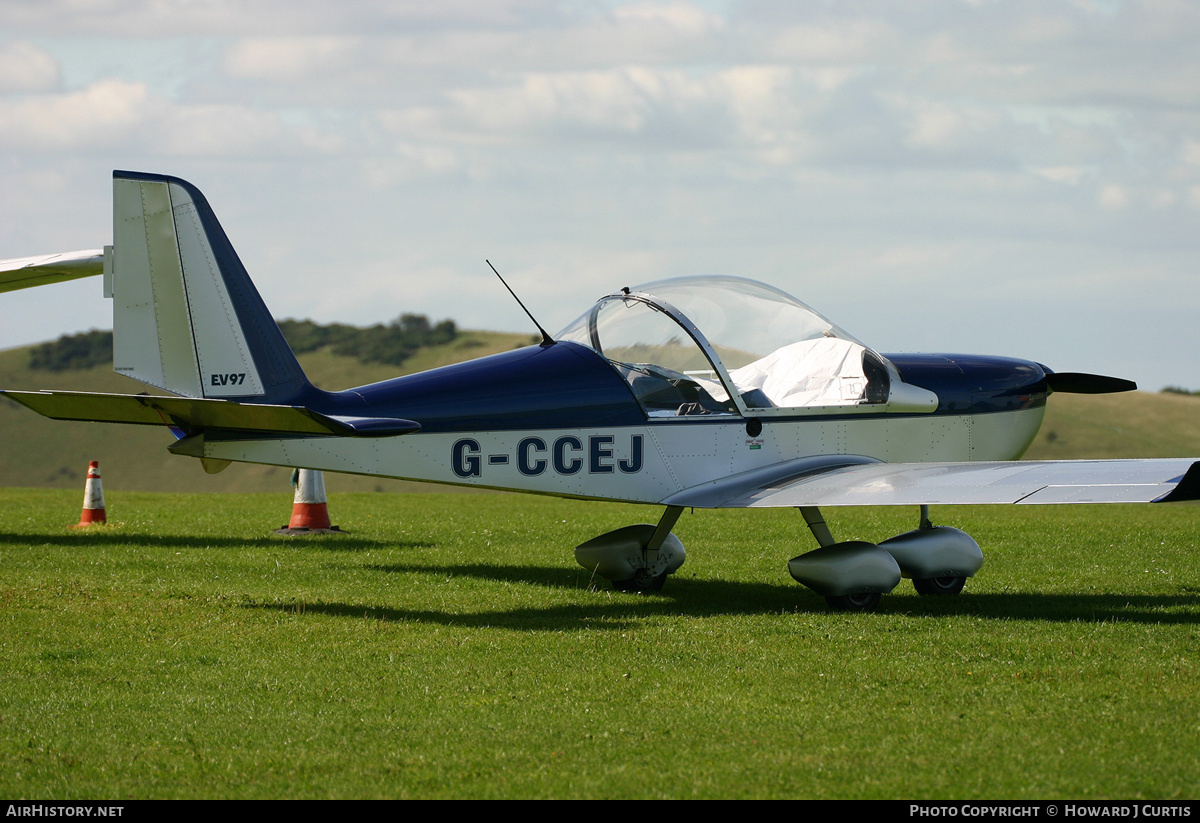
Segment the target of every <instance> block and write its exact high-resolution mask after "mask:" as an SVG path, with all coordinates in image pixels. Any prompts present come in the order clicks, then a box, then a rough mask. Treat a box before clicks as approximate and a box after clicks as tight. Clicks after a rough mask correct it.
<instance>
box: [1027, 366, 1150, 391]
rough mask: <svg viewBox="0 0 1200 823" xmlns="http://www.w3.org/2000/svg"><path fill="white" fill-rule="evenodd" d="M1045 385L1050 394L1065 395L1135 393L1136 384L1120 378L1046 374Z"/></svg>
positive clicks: (1079, 374)
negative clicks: (1061, 393)
mask: <svg viewBox="0 0 1200 823" xmlns="http://www.w3.org/2000/svg"><path fill="white" fill-rule="evenodd" d="M1046 385H1047V386H1048V387H1049V389H1050V391H1052V392H1056V391H1057V392H1063V393H1065V394H1111V393H1113V392H1121V391H1136V390H1137V383H1134V382H1133V381H1132V380H1122V379H1121V378H1120V377H1105V376H1104V375H1102V374H1084V373H1083V372H1070V371H1064V372H1048V373H1047V374H1046Z"/></svg>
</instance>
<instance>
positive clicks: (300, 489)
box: [275, 469, 344, 535]
mask: <svg viewBox="0 0 1200 823" xmlns="http://www.w3.org/2000/svg"><path fill="white" fill-rule="evenodd" d="M292 485H293V486H295V487H296V494H295V498H294V501H293V503H292V519H291V520H290V521H289V522H288V524H287V525H286V526H283V527H282V528H279V529H276V530H275V533H276V534H291V535H300V534H344V532H343V531H342V530H341V529H339V528H338V527H337V526H332V525H330V522H329V505H328V503H326V501H325V473H324V472H321V471H317V470H315V469H296V471H294V472H292Z"/></svg>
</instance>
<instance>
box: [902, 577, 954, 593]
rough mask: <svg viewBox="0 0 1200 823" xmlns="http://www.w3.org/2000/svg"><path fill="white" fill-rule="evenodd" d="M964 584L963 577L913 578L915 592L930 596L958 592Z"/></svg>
mask: <svg viewBox="0 0 1200 823" xmlns="http://www.w3.org/2000/svg"><path fill="white" fill-rule="evenodd" d="M965 585H967V578H965V577H926V578H925V579H923V580H916V579H914V580H913V588H914V589H916V590H917V594H922V595H932V596H944V595H952V594H958V593H959V592H961V591H962V590H963V586H965Z"/></svg>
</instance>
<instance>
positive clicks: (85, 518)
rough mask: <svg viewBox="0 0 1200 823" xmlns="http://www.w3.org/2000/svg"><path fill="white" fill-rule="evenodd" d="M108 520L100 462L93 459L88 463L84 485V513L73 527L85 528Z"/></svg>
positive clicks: (102, 523)
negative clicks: (105, 511)
mask: <svg viewBox="0 0 1200 823" xmlns="http://www.w3.org/2000/svg"><path fill="white" fill-rule="evenodd" d="M107 522H108V519H107V518H106V516H105V514H104V486H103V485H102V484H101V482H100V462H99V461H98V460H93V461H91V462H90V463H88V471H87V483H86V484H85V485H84V487H83V514H81V515H80V517H79V523H78V524H77V525H75V526H72V527H71V528H73V529H85V528H87V527H88V526H96V525H104V524H105V523H107Z"/></svg>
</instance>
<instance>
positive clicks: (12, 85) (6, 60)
mask: <svg viewBox="0 0 1200 823" xmlns="http://www.w3.org/2000/svg"><path fill="white" fill-rule="evenodd" d="M61 81H62V76H61V70H60V67H59V64H58V61H57V60H55V59H54V56H53V55H51V54H50V52H48V51H46V50H45V49H43V48H41V47H40V46H37V45H35V44H33V43H30V42H28V41H24V40H10V41H8V42H5V43H0V94H12V93H14V92H40V91H49V90H50V89H54V88H57V87H58V85H59V83H60V82H61Z"/></svg>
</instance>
